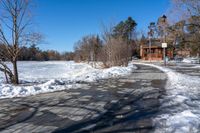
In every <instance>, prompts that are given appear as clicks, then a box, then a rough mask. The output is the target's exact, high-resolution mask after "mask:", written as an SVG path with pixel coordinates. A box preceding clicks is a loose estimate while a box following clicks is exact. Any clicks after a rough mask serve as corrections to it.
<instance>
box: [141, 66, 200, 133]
mask: <svg viewBox="0 0 200 133" xmlns="http://www.w3.org/2000/svg"><path fill="white" fill-rule="evenodd" d="M139 64H143V65H148V66H152V67H155V68H158V69H160V70H162V71H163V72H165V73H166V74H167V76H168V81H167V85H166V93H167V94H166V96H164V98H163V99H161V100H160V103H161V107H160V110H162V111H163V113H160V114H159V115H158V116H157V117H156V118H155V119H154V122H155V125H156V131H155V132H156V133H160V132H163V129H164V130H165V132H166V133H168V132H169V133H170V132H174V133H189V132H191V133H197V132H199V128H200V111H199V110H200V78H199V77H194V76H189V75H186V74H181V73H178V72H176V71H174V70H171V69H169V68H165V67H162V66H158V65H154V64H144V63H139Z"/></svg>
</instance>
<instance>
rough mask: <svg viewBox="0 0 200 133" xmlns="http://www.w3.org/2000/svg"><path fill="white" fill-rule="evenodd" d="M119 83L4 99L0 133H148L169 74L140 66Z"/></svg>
mask: <svg viewBox="0 0 200 133" xmlns="http://www.w3.org/2000/svg"><path fill="white" fill-rule="evenodd" d="M137 66H138V69H137V70H135V71H134V72H133V73H132V74H131V75H129V76H127V77H123V78H120V79H110V80H102V81H99V82H97V83H91V84H83V87H82V88H79V89H70V90H66V91H60V92H54V93H48V94H41V95H36V96H30V97H27V98H14V99H3V100H0V132H2V133H12V132H13V133H27V132H29V133H30V132H32V133H39V132H40V133H46V132H63V133H71V132H73V133H76V132H95V133H106V132H107V133H110V132H113V133H117V132H140V133H145V132H150V131H153V129H154V126H153V122H152V118H154V117H155V115H156V114H157V112H158V111H159V106H160V103H159V98H161V97H162V96H163V95H164V94H165V89H164V86H165V83H166V80H167V79H166V75H165V74H164V73H162V72H161V71H159V70H157V69H155V68H152V67H148V66H141V65H137Z"/></svg>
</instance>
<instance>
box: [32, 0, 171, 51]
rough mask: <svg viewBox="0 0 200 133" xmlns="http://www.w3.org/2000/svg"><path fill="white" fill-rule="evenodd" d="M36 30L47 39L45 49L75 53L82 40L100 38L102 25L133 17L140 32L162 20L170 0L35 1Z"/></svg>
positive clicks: (43, 46)
mask: <svg viewBox="0 0 200 133" xmlns="http://www.w3.org/2000/svg"><path fill="white" fill-rule="evenodd" d="M35 3H36V7H35V10H34V13H33V14H34V16H35V17H34V21H35V23H36V29H37V30H38V31H40V32H42V33H43V34H44V36H45V41H46V42H47V44H41V45H40V46H39V47H40V48H42V49H45V50H46V49H54V50H58V51H60V52H63V51H73V45H74V43H75V42H77V41H78V40H79V39H80V38H81V37H82V36H84V35H88V34H98V33H100V32H101V29H102V28H101V27H102V26H101V25H102V23H104V24H109V23H110V22H114V23H118V22H119V21H121V20H125V19H126V18H127V17H129V16H131V17H132V18H133V19H134V20H135V21H136V22H137V23H138V26H137V30H138V31H141V30H143V31H145V30H146V29H147V25H148V24H149V23H150V22H152V21H156V20H157V18H158V17H159V16H162V15H163V14H164V13H165V12H166V10H167V9H168V7H169V5H170V0H35Z"/></svg>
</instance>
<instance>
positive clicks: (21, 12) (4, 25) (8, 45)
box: [0, 0, 41, 84]
mask: <svg viewBox="0 0 200 133" xmlns="http://www.w3.org/2000/svg"><path fill="white" fill-rule="evenodd" d="M30 4H31V1H30V0H1V1H0V13H1V16H0V43H1V44H2V46H3V51H0V55H1V56H0V71H2V72H4V73H5V75H6V77H7V76H8V77H9V80H10V82H11V83H13V84H19V78H18V67H17V61H18V56H19V55H20V52H21V51H20V47H21V46H22V45H27V44H29V43H31V42H33V41H35V40H36V38H37V39H38V38H41V36H39V35H38V34H36V33H35V34H32V33H31V32H30V29H29V27H30V25H31V14H30ZM4 61H10V62H11V63H12V66H13V68H12V69H11V68H9V67H8V66H7V64H6V63H5V62H4ZM6 79H7V82H8V78H6Z"/></svg>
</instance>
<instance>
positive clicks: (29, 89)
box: [0, 61, 136, 98]
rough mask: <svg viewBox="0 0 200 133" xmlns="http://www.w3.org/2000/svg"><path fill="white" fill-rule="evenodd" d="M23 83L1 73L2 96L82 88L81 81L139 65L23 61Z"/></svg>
mask: <svg viewBox="0 0 200 133" xmlns="http://www.w3.org/2000/svg"><path fill="white" fill-rule="evenodd" d="M18 69H19V77H20V81H21V82H22V83H23V84H22V85H19V86H13V85H9V84H5V79H4V75H3V73H0V98H12V97H23V96H29V95H35V94H39V93H46V92H53V91H58V90H65V89H70V88H80V87H81V85H80V84H79V83H80V82H94V81H98V80H101V79H108V78H115V77H119V76H124V75H127V74H130V72H131V71H132V70H133V69H136V67H135V66H134V65H133V64H129V66H128V67H112V68H108V69H95V68H93V67H91V66H90V65H88V64H85V63H74V62H72V61H70V62H65V61H49V62H19V63H18Z"/></svg>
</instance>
